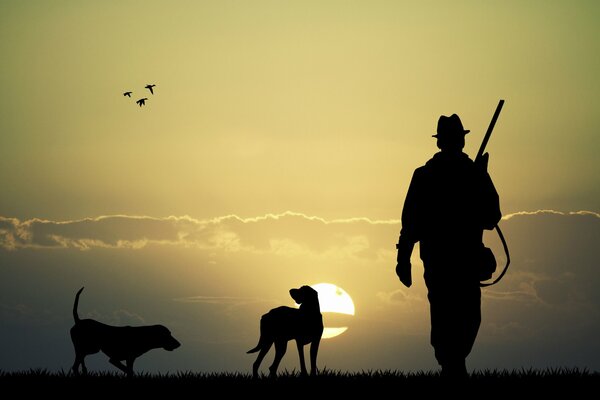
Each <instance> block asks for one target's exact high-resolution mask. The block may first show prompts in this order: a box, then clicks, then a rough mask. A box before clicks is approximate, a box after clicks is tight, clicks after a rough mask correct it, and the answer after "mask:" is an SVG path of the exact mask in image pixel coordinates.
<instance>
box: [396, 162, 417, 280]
mask: <svg viewBox="0 0 600 400" xmlns="http://www.w3.org/2000/svg"><path fill="white" fill-rule="evenodd" d="M418 176H419V170H416V171H415V173H414V174H413V177H412V180H411V181H410V186H409V187H408V193H407V194H406V199H405V200H404V207H403V209H402V230H401V231H400V237H399V238H398V244H397V245H396V249H397V250H398V255H397V257H396V275H398V278H400V282H402V283H403V284H404V286H406V287H410V286H411V285H412V275H411V264H410V257H411V255H412V252H413V249H414V247H415V243H416V242H417V241H418V240H419V235H418V233H417V232H418V226H419V224H420V221H419V217H418V215H419V210H418V206H419V200H418V196H419V192H420V190H419V181H420V179H419V178H418Z"/></svg>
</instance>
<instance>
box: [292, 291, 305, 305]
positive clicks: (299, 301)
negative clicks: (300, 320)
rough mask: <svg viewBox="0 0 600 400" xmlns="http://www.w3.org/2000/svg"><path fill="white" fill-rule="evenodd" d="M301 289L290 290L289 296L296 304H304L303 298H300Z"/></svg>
mask: <svg viewBox="0 0 600 400" xmlns="http://www.w3.org/2000/svg"><path fill="white" fill-rule="evenodd" d="M301 289H302V288H300V289H290V296H292V299H294V301H295V302H296V304H302V303H303V302H304V296H302V290H301Z"/></svg>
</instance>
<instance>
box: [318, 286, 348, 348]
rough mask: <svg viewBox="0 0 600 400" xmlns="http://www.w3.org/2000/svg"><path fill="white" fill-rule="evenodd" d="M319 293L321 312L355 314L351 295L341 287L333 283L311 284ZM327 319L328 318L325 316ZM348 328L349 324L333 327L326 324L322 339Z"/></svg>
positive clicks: (334, 335)
mask: <svg viewBox="0 0 600 400" xmlns="http://www.w3.org/2000/svg"><path fill="white" fill-rule="evenodd" d="M311 287H312V288H313V289H315V290H316V291H317V293H318V294H319V306H320V307H321V313H336V314H344V315H354V302H353V301H352V298H351V297H350V295H349V294H348V293H347V292H346V291H345V290H344V289H342V288H341V287H339V286H337V285H334V284H332V283H317V284H315V285H311ZM325 320H327V318H326V317H325ZM347 330H348V327H347V326H342V327H331V326H325V329H324V330H323V335H322V336H321V338H322V339H331V338H334V337H336V336H339V335H341V334H342V333H344V332H346V331H347Z"/></svg>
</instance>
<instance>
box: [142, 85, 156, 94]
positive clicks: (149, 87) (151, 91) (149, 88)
mask: <svg viewBox="0 0 600 400" xmlns="http://www.w3.org/2000/svg"><path fill="white" fill-rule="evenodd" d="M154 86H156V85H150V84H148V85H146V86H144V87H145V88H146V89H148V90H149V91H150V93H152V94H154V90H152V88H153V87H154Z"/></svg>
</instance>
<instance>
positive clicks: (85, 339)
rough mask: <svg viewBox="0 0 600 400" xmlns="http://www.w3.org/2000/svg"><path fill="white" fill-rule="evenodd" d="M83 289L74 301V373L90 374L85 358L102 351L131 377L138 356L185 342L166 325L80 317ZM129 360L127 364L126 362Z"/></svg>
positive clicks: (173, 347)
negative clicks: (135, 324)
mask: <svg viewBox="0 0 600 400" xmlns="http://www.w3.org/2000/svg"><path fill="white" fill-rule="evenodd" d="M82 291H83V288H81V289H79V291H78V292H77V294H76V295H75V303H74V304H73V318H74V319H75V325H74V326H73V327H72V328H71V340H72V341H73V346H74V347H75V362H74V363H73V367H71V369H72V370H73V373H75V374H76V375H77V374H79V366H80V365H81V369H82V372H83V373H84V374H87V368H86V366H85V357H86V356H87V355H89V354H95V353H97V352H99V351H102V352H103V353H104V354H106V355H107V356H108V358H109V362H110V363H111V364H112V365H114V366H115V367H117V368H119V369H120V370H121V371H123V372H124V373H126V374H127V376H129V377H131V376H133V362H134V361H135V359H136V358H138V357H139V356H141V355H142V354H144V353H146V352H148V351H149V350H152V349H157V348H163V349H165V350H168V351H173V350H175V349H176V348H178V347H179V346H180V345H181V344H180V343H179V342H178V341H177V340H176V339H175V338H174V337H173V336H171V332H170V331H169V330H168V329H167V328H166V327H164V326H162V325H151V326H138V327H131V326H111V325H106V324H103V323H101V322H98V321H95V320H93V319H80V318H79V315H78V314H77V306H78V304H79V295H80V294H81V292H82ZM123 361H125V365H123Z"/></svg>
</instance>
